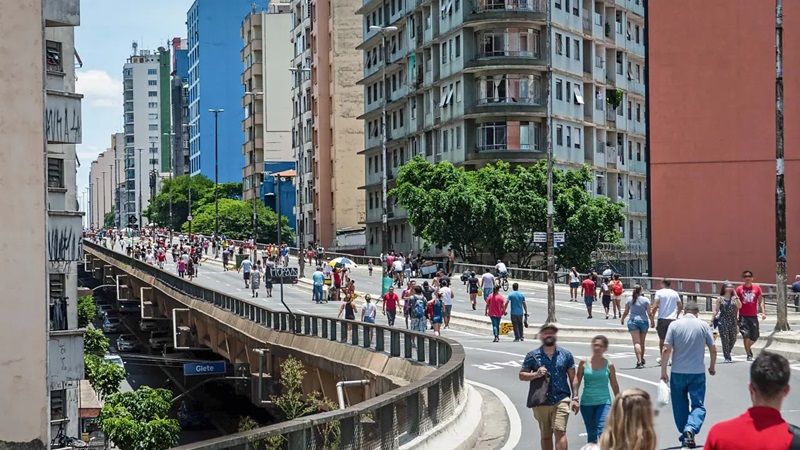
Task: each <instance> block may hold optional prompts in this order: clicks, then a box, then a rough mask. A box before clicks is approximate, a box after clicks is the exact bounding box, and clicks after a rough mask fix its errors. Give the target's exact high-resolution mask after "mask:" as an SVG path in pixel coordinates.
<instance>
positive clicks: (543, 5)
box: [477, 0, 547, 13]
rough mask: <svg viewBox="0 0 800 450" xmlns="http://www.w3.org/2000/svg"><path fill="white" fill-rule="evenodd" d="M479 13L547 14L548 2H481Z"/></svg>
mask: <svg viewBox="0 0 800 450" xmlns="http://www.w3.org/2000/svg"><path fill="white" fill-rule="evenodd" d="M477 11H478V12H487V11H532V12H540V13H545V12H547V0H479V1H478V7H477Z"/></svg>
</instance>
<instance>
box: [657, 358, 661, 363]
mask: <svg viewBox="0 0 800 450" xmlns="http://www.w3.org/2000/svg"><path fill="white" fill-rule="evenodd" d="M656 364H661V357H660V356H659V357H658V358H656Z"/></svg>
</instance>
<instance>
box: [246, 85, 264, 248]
mask: <svg viewBox="0 0 800 450" xmlns="http://www.w3.org/2000/svg"><path fill="white" fill-rule="evenodd" d="M244 95H245V96H247V95H250V96H251V101H250V114H249V115H248V117H249V116H253V115H255V113H256V99H257V98H258V96H259V95H262V96H263V95H264V93H263V92H245V93H244ZM248 138H249V137H248ZM261 151H262V152H263V151H264V149H261ZM250 164H251V166H252V168H251V173H250V184H251V186H250V189H252V191H253V259H252V260H251V261H253V263H254V264H255V262H256V261H258V250H257V249H256V244H257V242H258V212H257V211H258V210H257V209H256V208H257V205H258V204H257V203H256V202H257V201H258V191H259V189H258V186H257V185H258V182H257V180H258V176H257V174H256V149H255V143H254V144H253V153H252V155H250Z"/></svg>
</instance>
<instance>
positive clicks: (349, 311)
mask: <svg viewBox="0 0 800 450" xmlns="http://www.w3.org/2000/svg"><path fill="white" fill-rule="evenodd" d="M357 312H358V308H357V307H356V305H355V303H353V299H352V298H345V299H344V301H343V302H342V306H340V307H339V314H337V315H336V317H342V313H344V318H345V319H346V320H356V313H357ZM352 331H353V325H352V324H349V323H348V324H347V333H348V334H350V333H351V332H352Z"/></svg>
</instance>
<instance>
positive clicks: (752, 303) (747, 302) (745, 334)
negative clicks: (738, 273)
mask: <svg viewBox="0 0 800 450" xmlns="http://www.w3.org/2000/svg"><path fill="white" fill-rule="evenodd" d="M742 278H743V279H744V284H743V285H741V286H739V287H737V288H736V295H737V296H738V297H739V300H740V301H741V302H742V308H741V309H740V310H739V332H741V333H742V339H743V340H744V350H745V352H746V353H747V360H748V361H752V360H753V351H752V350H750V347H751V346H752V345H753V343H754V342H755V341H757V340H758V336H759V332H758V310H757V306H756V304H758V305H759V306H760V307H761V320H766V319H767V313H766V310H765V309H764V297H763V296H762V295H761V286H759V285H757V284H755V283H753V272H752V271H750V270H745V271H744V272H742Z"/></svg>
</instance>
